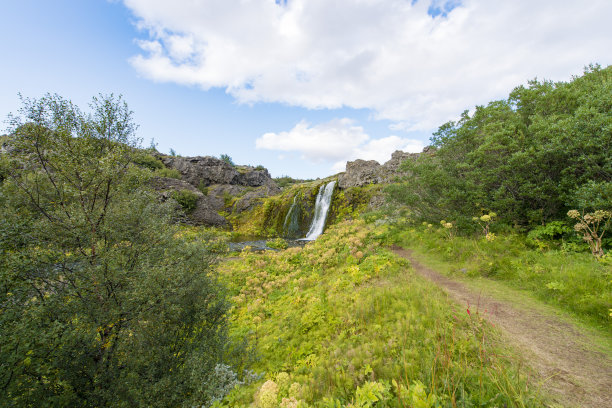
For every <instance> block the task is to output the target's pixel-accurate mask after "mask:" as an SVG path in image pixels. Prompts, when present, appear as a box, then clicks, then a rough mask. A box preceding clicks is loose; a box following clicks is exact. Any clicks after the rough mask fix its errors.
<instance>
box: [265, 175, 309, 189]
mask: <svg viewBox="0 0 612 408" xmlns="http://www.w3.org/2000/svg"><path fill="white" fill-rule="evenodd" d="M274 181H275V182H276V184H278V186H279V187H280V188H285V187H289V186H292V185H294V184H298V183H305V182H309V181H312V180H299V179H294V178H291V177H289V176H281V177H275V178H274Z"/></svg>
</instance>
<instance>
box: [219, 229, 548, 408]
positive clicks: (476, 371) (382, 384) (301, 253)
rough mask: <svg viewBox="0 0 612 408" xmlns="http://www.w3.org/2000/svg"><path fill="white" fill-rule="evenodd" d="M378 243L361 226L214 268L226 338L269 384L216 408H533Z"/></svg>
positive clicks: (479, 331)
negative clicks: (225, 297)
mask: <svg viewBox="0 0 612 408" xmlns="http://www.w3.org/2000/svg"><path fill="white" fill-rule="evenodd" d="M381 237H384V235H382V233H381V230H380V229H375V228H374V227H373V226H371V225H366V224H365V223H364V222H363V221H353V222H344V223H341V224H339V225H336V226H334V227H332V228H330V230H329V231H327V232H326V233H325V234H324V235H323V236H321V237H320V238H319V239H318V240H317V241H315V242H312V243H309V244H307V245H306V246H305V247H304V248H303V249H300V248H290V249H287V250H285V251H281V252H276V253H271V252H267V253H265V254H253V253H243V254H242V255H241V256H240V259H239V260H235V261H231V262H226V263H224V264H222V265H220V269H219V272H220V275H221V278H222V280H223V281H224V282H225V283H226V284H227V285H228V286H229V288H230V291H231V292H232V295H233V303H234V306H233V308H232V310H231V320H232V333H231V335H232V336H233V337H234V339H235V340H236V341H238V340H240V339H243V338H246V339H248V341H249V344H250V345H251V347H252V348H253V352H254V354H255V355H256V356H258V359H257V360H256V361H255V362H253V363H252V364H251V366H250V368H252V369H254V370H255V371H257V372H263V373H265V380H267V381H266V383H265V385H263V386H262V382H263V381H264V380H262V381H261V382H259V383H256V384H252V385H250V386H241V387H239V388H237V389H235V390H234V391H233V392H232V393H231V394H230V395H229V396H228V397H226V399H225V400H224V401H223V402H222V403H220V404H219V405H225V406H233V407H240V406H249V404H252V403H253V402H254V403H255V404H256V405H257V406H260V407H267V406H270V407H272V406H275V407H276V406H282V407H290V406H295V407H297V406H315V407H344V406H360V407H367V406H372V407H374V406H376V407H413V406H419V407H430V406H436V407H472V406H516V407H522V406H541V405H539V404H541V403H542V401H541V398H540V396H539V395H538V393H537V390H536V389H534V388H535V387H534V385H533V382H532V381H529V376H528V373H527V372H526V371H525V369H524V368H522V367H521V365H520V364H519V363H518V362H517V359H516V358H514V357H512V355H511V353H510V352H508V350H504V349H503V348H502V346H501V345H500V344H499V342H498V335H497V333H496V332H495V331H494V330H493V329H492V328H491V327H490V326H489V325H488V324H486V323H485V322H484V321H483V320H482V319H480V317H479V316H478V315H477V314H475V313H473V312H472V313H471V314H468V313H467V310H466V309H465V308H463V307H459V306H455V305H453V304H451V303H450V302H449V300H448V299H447V297H446V295H445V294H444V293H443V292H442V291H441V290H440V289H438V288H437V287H435V286H434V285H433V284H431V283H430V282H428V281H425V280H423V279H422V278H420V277H418V276H416V275H415V274H414V273H413V272H412V271H411V269H410V267H409V265H408V264H407V262H406V261H405V260H403V259H401V258H399V257H396V256H395V255H394V254H392V253H391V252H389V251H388V250H386V249H384V247H383V246H381V245H380V243H379V242H380V239H381ZM245 364H248V362H245ZM272 382H274V384H272ZM260 386H261V388H260ZM271 401H272V402H271Z"/></svg>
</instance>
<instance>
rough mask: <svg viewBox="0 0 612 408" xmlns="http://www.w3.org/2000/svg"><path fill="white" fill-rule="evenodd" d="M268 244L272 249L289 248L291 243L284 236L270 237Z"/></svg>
mask: <svg viewBox="0 0 612 408" xmlns="http://www.w3.org/2000/svg"><path fill="white" fill-rule="evenodd" d="M266 245H267V246H268V247H270V248H272V249H287V248H288V247H289V244H287V241H285V240H284V239H282V238H274V239H270V240H268V241H267V242H266Z"/></svg>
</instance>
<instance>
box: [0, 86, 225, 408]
mask: <svg viewBox="0 0 612 408" xmlns="http://www.w3.org/2000/svg"><path fill="white" fill-rule="evenodd" d="M22 102H23V108H22V109H21V111H20V113H21V115H20V116H16V117H12V118H11V131H12V132H13V134H14V142H15V150H14V151H13V152H11V153H10V154H9V155H8V157H7V158H6V160H8V161H9V162H10V166H8V169H9V174H8V176H7V178H6V179H5V181H4V182H3V183H2V185H1V186H0V205H1V206H2V209H3V210H2V211H0V282H1V283H0V327H2V335H1V336H0V383H1V384H2V402H0V404H1V405H3V406H16V407H20V406H23V407H32V406H74V407H91V406H147V407H165V406H179V405H184V404H187V405H189V406H191V405H202V404H208V403H209V402H210V401H211V399H212V397H213V394H211V392H209V391H207V390H206V389H205V388H203V387H202V384H207V383H209V382H210V381H212V380H213V377H214V376H215V366H216V365H217V363H219V362H220V359H221V358H222V355H223V350H224V348H225V345H226V336H225V317H224V316H225V313H226V311H227V305H226V302H225V299H224V295H223V291H222V289H221V288H220V286H219V285H218V284H217V283H216V282H215V280H214V279H213V278H212V277H211V275H210V274H209V270H208V267H209V265H210V264H211V263H212V262H213V260H214V254H213V252H212V251H211V250H209V243H210V242H211V240H210V236H209V235H207V234H204V233H202V234H199V235H197V236H195V237H184V236H182V235H181V234H179V233H178V231H177V229H176V227H173V226H172V225H171V224H170V219H171V217H172V209H171V207H170V206H168V205H165V204H160V203H159V200H158V199H157V197H156V195H155V194H154V193H153V192H151V191H149V190H148V189H147V187H146V186H147V181H148V178H149V177H150V174H151V173H150V171H148V170H145V169H142V168H139V167H137V166H134V165H133V162H134V154H135V151H136V150H135V147H137V146H136V144H137V140H136V139H135V138H134V130H135V126H134V124H133V123H132V120H131V117H132V114H131V112H130V111H129V110H128V109H127V106H126V105H125V103H124V102H123V101H122V100H121V98H120V97H119V98H116V97H113V96H112V95H111V96H108V97H100V98H94V100H93V102H92V104H91V108H92V111H91V113H83V112H81V111H80V110H79V109H78V108H77V107H76V106H74V105H73V104H72V103H71V102H69V101H66V100H64V99H62V98H60V97H58V96H51V95H48V96H45V97H44V98H42V99H39V100H30V99H25V100H23V101H22ZM217 388H218V387H217ZM215 395H216V394H215Z"/></svg>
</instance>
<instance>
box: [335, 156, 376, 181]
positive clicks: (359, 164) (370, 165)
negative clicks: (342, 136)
mask: <svg viewBox="0 0 612 408" xmlns="http://www.w3.org/2000/svg"><path fill="white" fill-rule="evenodd" d="M380 167H381V166H380V164H379V163H378V162H377V161H376V160H361V159H357V160H355V161H352V162H351V161H350V162H348V163H346V171H345V172H344V174H341V175H340V177H338V187H340V188H347V187H356V186H365V185H367V184H377V183H380V182H381V181H382V179H381V171H380Z"/></svg>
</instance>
